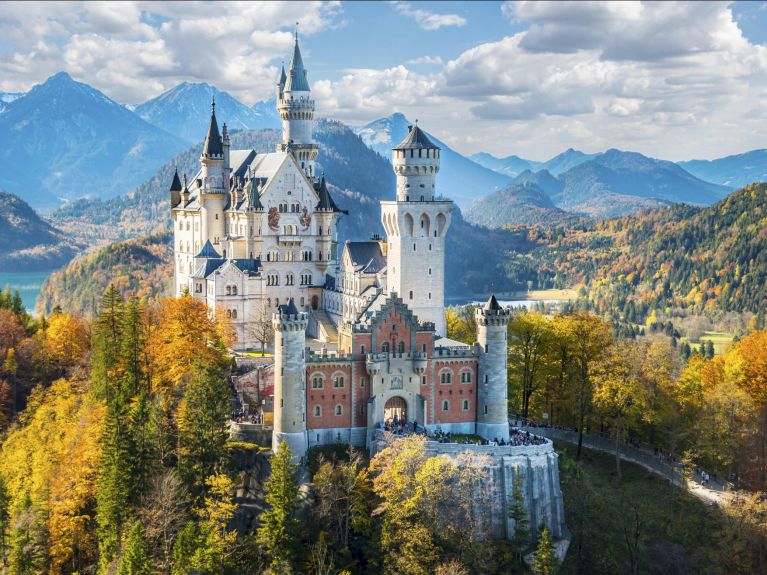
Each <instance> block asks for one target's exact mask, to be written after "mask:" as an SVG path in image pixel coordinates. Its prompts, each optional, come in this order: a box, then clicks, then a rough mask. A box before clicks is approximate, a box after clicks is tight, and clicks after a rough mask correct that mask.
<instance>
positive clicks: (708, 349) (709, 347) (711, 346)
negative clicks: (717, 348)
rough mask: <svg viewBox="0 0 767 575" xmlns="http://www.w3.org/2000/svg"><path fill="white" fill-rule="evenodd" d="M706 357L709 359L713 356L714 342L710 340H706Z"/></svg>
mask: <svg viewBox="0 0 767 575" xmlns="http://www.w3.org/2000/svg"><path fill="white" fill-rule="evenodd" d="M706 357H707V358H708V359H711V358H713V357H714V342H713V341H711V340H708V341H707V342H706Z"/></svg>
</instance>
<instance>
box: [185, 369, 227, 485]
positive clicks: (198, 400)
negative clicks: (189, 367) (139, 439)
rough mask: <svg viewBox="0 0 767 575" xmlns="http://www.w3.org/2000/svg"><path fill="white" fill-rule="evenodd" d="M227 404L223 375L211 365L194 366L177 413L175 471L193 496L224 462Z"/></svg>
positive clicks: (225, 383)
mask: <svg viewBox="0 0 767 575" xmlns="http://www.w3.org/2000/svg"><path fill="white" fill-rule="evenodd" d="M231 405H232V404H231V393H230V390H229V385H228V383H227V381H226V378H224V377H223V376H222V375H221V374H220V373H219V372H218V370H216V369H215V368H213V367H206V366H203V365H197V366H195V367H194V371H193V373H192V375H191V378H190V380H189V383H188V384H187V387H186V390H185V392H184V397H183V400H182V402H181V407H180V409H179V415H178V427H179V439H178V458H179V471H180V473H181V477H182V479H184V481H185V482H186V484H187V486H188V487H189V490H190V492H191V493H192V494H193V495H194V496H197V497H199V496H200V495H202V493H204V491H205V485H204V481H205V478H206V477H209V476H210V475H214V474H215V472H216V471H217V470H218V469H219V468H220V467H221V466H222V465H223V464H224V463H225V460H226V442H227V440H228V438H229V432H228V430H227V421H228V420H229V417H230V410H231Z"/></svg>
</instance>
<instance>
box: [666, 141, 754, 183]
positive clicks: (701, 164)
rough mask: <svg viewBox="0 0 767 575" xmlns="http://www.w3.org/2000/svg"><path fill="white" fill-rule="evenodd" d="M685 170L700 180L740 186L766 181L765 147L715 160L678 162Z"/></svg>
mask: <svg viewBox="0 0 767 575" xmlns="http://www.w3.org/2000/svg"><path fill="white" fill-rule="evenodd" d="M679 165H680V166H682V167H683V168H684V169H685V170H687V171H688V172H690V173H691V174H692V175H694V176H697V177H698V178H700V179H701V180H707V181H709V182H714V183H716V184H722V185H724V186H730V187H734V188H740V187H742V186H745V185H747V184H750V183H752V182H767V149H765V150H751V151H750V152H746V153H745V154H736V155H734V156H726V157H724V158H718V159H716V160H690V161H689V162H679Z"/></svg>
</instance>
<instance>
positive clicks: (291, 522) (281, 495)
mask: <svg viewBox="0 0 767 575" xmlns="http://www.w3.org/2000/svg"><path fill="white" fill-rule="evenodd" d="M292 458H293V455H292V454H291V452H290V447H288V444H287V443H285V442H284V441H283V442H282V443H280V445H279V446H278V447H277V451H276V453H275V454H274V455H273V456H272V461H271V463H272V472H271V474H270V475H269V479H268V480H267V481H266V484H265V485H264V493H265V496H264V499H265V500H266V503H267V505H268V506H269V508H268V509H267V510H266V511H264V512H263V513H262V514H261V519H260V525H259V527H258V533H257V540H258V542H259V544H260V545H261V546H262V548H263V549H264V552H265V553H266V555H267V556H268V558H269V563H270V565H275V564H279V563H284V562H289V561H290V560H291V559H292V556H293V542H294V541H295V538H296V534H297V531H298V526H299V522H298V520H297V519H296V517H295V514H296V508H297V506H298V480H297V478H296V465H295V464H294V463H293V461H292Z"/></svg>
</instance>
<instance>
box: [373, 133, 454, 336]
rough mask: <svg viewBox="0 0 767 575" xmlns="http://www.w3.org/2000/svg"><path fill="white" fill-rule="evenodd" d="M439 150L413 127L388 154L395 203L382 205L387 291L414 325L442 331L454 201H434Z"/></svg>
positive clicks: (443, 328) (383, 203)
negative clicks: (425, 324) (412, 318)
mask: <svg viewBox="0 0 767 575" xmlns="http://www.w3.org/2000/svg"><path fill="white" fill-rule="evenodd" d="M439 154H440V149H439V147H438V146H436V145H435V144H433V143H432V142H431V140H429V138H428V137H427V136H426V134H425V133H424V132H423V131H422V130H421V129H420V128H419V127H418V125H416V126H409V127H408V134H407V136H406V137H405V139H404V140H402V142H400V143H399V144H398V145H397V146H396V147H395V148H393V152H392V164H393V167H394V173H395V174H396V175H397V199H396V200H395V201H393V202H392V201H382V202H381V220H382V222H383V226H384V229H385V230H386V235H387V240H388V243H389V245H388V256H387V258H388V261H387V271H386V274H387V279H386V282H387V289H388V292H389V293H390V294H391V293H396V294H397V295H398V296H399V297H401V298H402V301H404V302H405V303H406V304H407V306H408V307H409V308H410V309H411V310H412V311H413V312H414V313H415V315H416V316H417V317H418V320H419V321H428V322H432V323H433V324H434V327H435V330H436V333H437V334H439V335H442V336H445V335H446V330H445V235H446V234H447V230H448V227H450V220H451V214H452V211H453V202H451V201H450V200H441V199H437V198H436V188H435V180H436V177H437V172H439Z"/></svg>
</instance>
